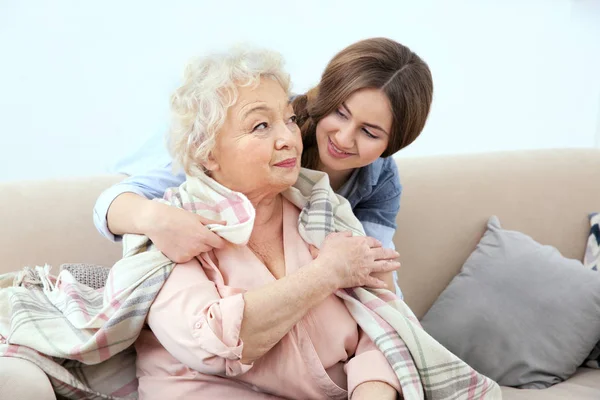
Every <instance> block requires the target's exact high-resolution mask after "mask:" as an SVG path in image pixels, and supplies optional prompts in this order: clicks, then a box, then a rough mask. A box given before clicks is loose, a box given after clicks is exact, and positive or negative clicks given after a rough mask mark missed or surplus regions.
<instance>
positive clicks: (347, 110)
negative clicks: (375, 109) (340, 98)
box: [342, 101, 390, 136]
mask: <svg viewBox="0 0 600 400" xmlns="http://www.w3.org/2000/svg"><path fill="white" fill-rule="evenodd" d="M342 107H344V110H346V112H347V113H348V114H350V115H352V112H351V111H350V109H349V108H348V106H347V105H346V102H345V101H344V102H342ZM363 125H364V126H368V127H369V128H373V129H377V130H379V131H381V132H383V133H385V134H386V135H388V136H390V134H389V133H388V132H386V130H385V129H383V128H382V127H380V126H379V125H375V124H369V123H368V122H363Z"/></svg>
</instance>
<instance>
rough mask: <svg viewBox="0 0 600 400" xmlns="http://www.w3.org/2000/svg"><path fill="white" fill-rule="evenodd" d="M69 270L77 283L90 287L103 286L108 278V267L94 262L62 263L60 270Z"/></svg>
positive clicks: (97, 287)
mask: <svg viewBox="0 0 600 400" xmlns="http://www.w3.org/2000/svg"><path fill="white" fill-rule="evenodd" d="M63 269H65V270H67V271H69V272H70V273H71V275H73V278H75V280H76V281H77V282H79V283H82V284H84V285H86V286H89V287H91V288H92V289H100V288H103V287H104V285H105V284H106V280H107V279H108V273H109V272H110V268H109V267H103V266H101V265H95V264H81V263H80V264H63V265H61V266H60V270H61V271H62V270H63Z"/></svg>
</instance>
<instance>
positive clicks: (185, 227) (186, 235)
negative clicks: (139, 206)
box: [142, 201, 226, 264]
mask: <svg viewBox="0 0 600 400" xmlns="http://www.w3.org/2000/svg"><path fill="white" fill-rule="evenodd" d="M208 224H222V225H224V224H225V223H224V222H223V221H213V220H210V219H208V218H203V217H201V216H199V215H197V214H194V213H191V212H189V211H186V210H182V209H180V208H176V207H171V206H169V205H166V204H162V203H158V202H156V201H152V202H148V209H147V210H146V218H144V227H143V229H142V230H143V232H144V234H145V235H146V236H148V237H149V238H150V240H152V242H153V243H154V244H155V245H156V247H157V248H158V249H159V250H160V251H162V252H163V253H164V255H165V256H167V257H168V258H169V259H171V260H172V261H174V262H176V263H179V264H181V263H185V262H188V261H190V260H191V259H192V258H194V257H196V256H197V255H199V254H200V253H204V252H207V251H210V250H212V249H214V248H217V249H219V248H222V247H223V246H224V245H225V243H226V241H225V239H223V238H222V237H220V236H219V235H217V234H216V233H213V232H211V231H210V230H209V229H208V228H207V227H206V226H205V225H208Z"/></svg>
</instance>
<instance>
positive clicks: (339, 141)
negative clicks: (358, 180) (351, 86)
mask: <svg viewBox="0 0 600 400" xmlns="http://www.w3.org/2000/svg"><path fill="white" fill-rule="evenodd" d="M391 129H392V112H391V108H390V102H389V100H388V98H387V96H386V95H385V94H384V93H383V92H382V91H380V90H377V89H371V88H369V89H361V90H357V91H356V92H354V93H353V94H352V95H351V96H350V97H348V99H347V100H346V101H345V102H343V103H342V104H340V105H339V107H338V108H337V109H336V110H335V111H334V112H333V113H331V114H329V115H328V116H326V117H325V118H323V119H322V120H320V121H319V123H318V124H317V133H316V134H317V144H318V146H319V157H320V159H321V161H320V167H321V169H323V170H324V171H327V172H331V171H348V170H351V169H354V168H360V167H364V166H365V165H368V164H371V163H372V162H373V161H375V160H376V159H378V158H379V157H381V155H382V154H383V152H384V151H385V150H386V148H387V145H388V142H389V140H390V134H391Z"/></svg>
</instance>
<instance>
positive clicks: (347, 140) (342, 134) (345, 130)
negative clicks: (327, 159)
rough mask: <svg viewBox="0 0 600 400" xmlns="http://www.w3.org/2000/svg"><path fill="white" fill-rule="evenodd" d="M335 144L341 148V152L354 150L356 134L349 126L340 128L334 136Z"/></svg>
mask: <svg viewBox="0 0 600 400" xmlns="http://www.w3.org/2000/svg"><path fill="white" fill-rule="evenodd" d="M334 137H335V142H336V144H337V145H338V146H340V147H341V149H340V150H346V151H347V150H352V148H353V147H354V133H353V131H352V129H351V127H349V126H344V127H342V128H340V129H339V130H338V131H337V132H336V133H335V135H334Z"/></svg>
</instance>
